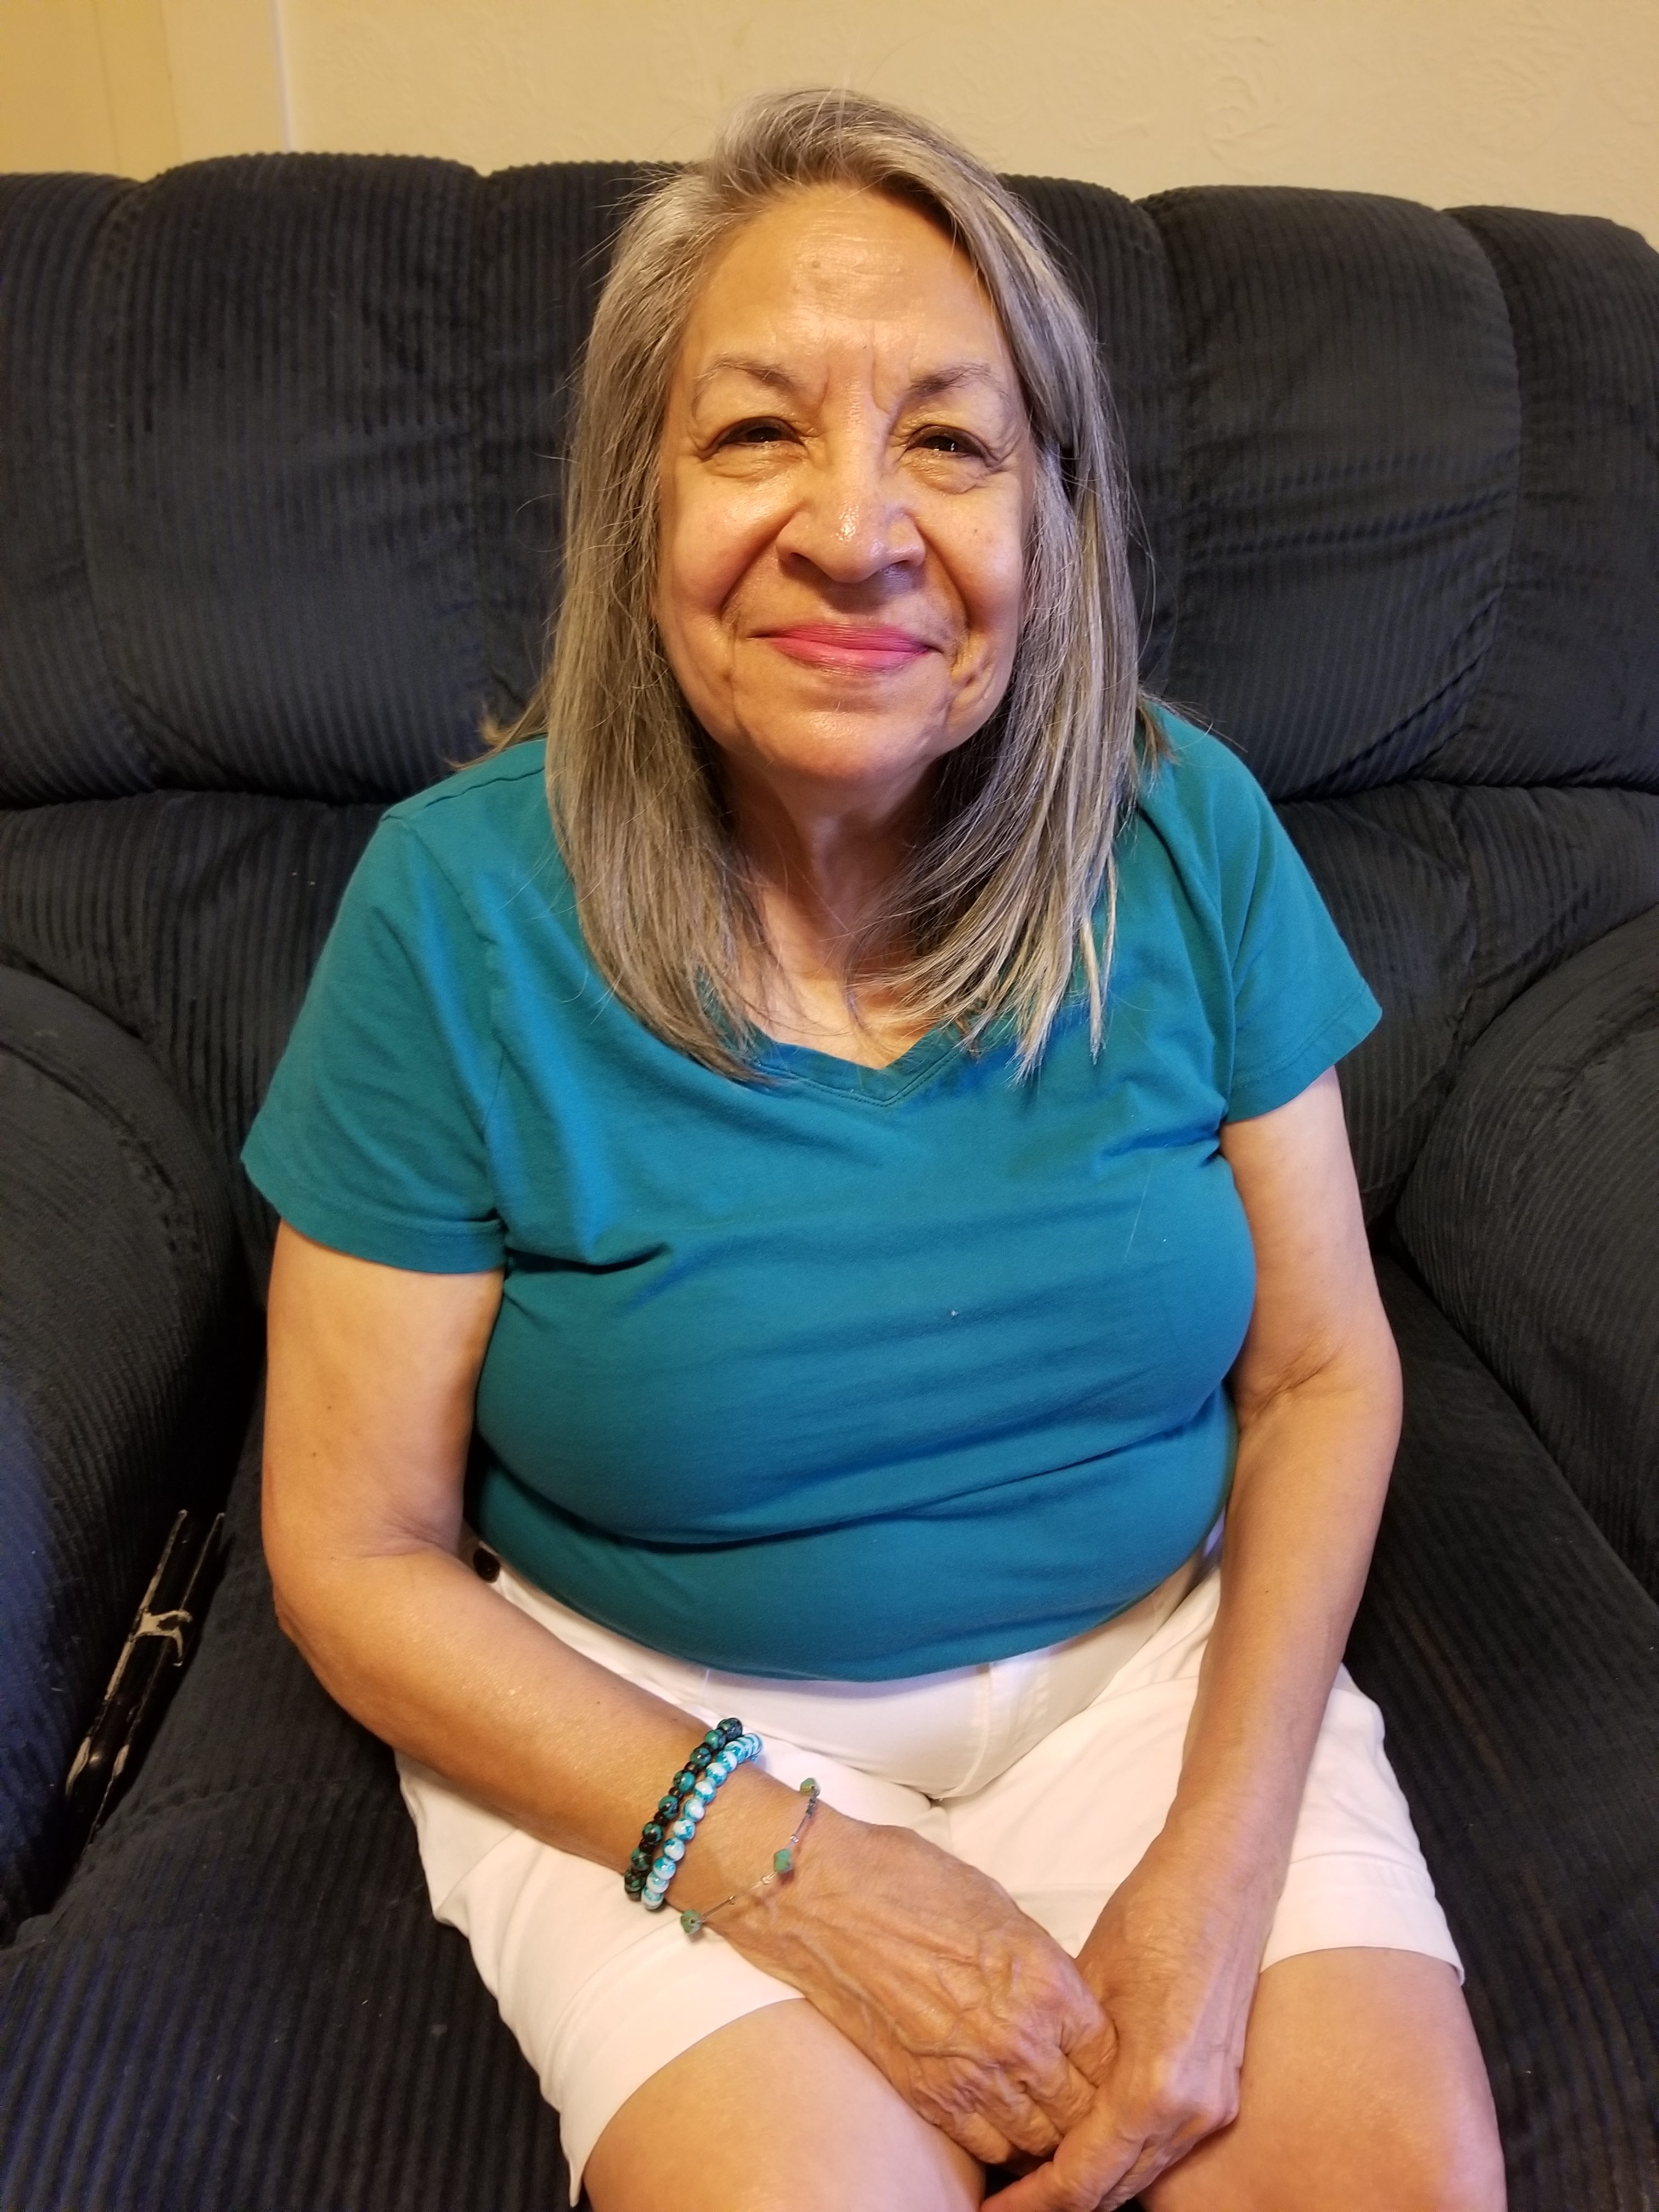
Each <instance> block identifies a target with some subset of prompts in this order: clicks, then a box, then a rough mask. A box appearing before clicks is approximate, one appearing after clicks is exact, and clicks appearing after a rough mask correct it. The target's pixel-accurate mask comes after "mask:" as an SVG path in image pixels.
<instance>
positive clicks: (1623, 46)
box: [283, 0, 1659, 240]
mask: <svg viewBox="0 0 1659 2212" xmlns="http://www.w3.org/2000/svg"><path fill="white" fill-rule="evenodd" d="M283 26H284V36H285V42H286V46H287V52H288V59H289V81H290V87H291V97H292V104H293V117H294V131H295V144H296V145H300V146H328V147H334V148H362V149H371V148H372V149H397V150H400V151H401V150H409V151H415V150H419V151H422V152H427V153H446V154H453V155H457V156H459V158H460V159H461V160H463V161H471V162H472V163H474V164H475V165H476V166H477V167H481V168H492V167H501V166H502V165H504V164H506V163H508V162H513V161H545V160H547V159H549V158H550V157H551V156H554V155H597V156H605V155H616V156H639V155H664V156H671V155H684V154H689V153H690V152H693V151H694V150H695V149H696V148H697V147H699V146H700V145H701V144H702V142H703V140H704V139H705V137H707V135H708V129H709V126H710V124H711V122H712V120H713V118H714V117H715V116H716V115H718V114H719V113H720V111H721V109H722V108H724V107H725V106H727V105H728V104H729V103H730V102H731V101H732V100H735V99H737V98H738V97H740V96H741V95H742V94H744V93H747V92H750V91H754V90H756V89H757V88H761V87H763V86H768V85H774V84H780V83H791V82H794V83H799V82H823V81H829V82H835V81H838V80H842V79H844V80H845V81H847V82H851V83H854V84H857V85H860V86H862V87H866V88H869V89H872V90H876V91H880V92H883V93H885V94H889V95H890V96H891V97H893V98H896V99H898V100H904V101H907V102H909V103H911V104H913V105H915V106H919V107H921V108H923V109H924V110H926V111H927V112H929V113H931V114H933V115H934V116H936V117H937V118H939V120H940V121H942V122H944V123H946V124H948V125H951V126H952V127H953V128H955V129H957V131H960V132H962V134H963V136H964V137H967V138H968V139H969V141H970V142H971V143H973V144H974V145H975V146H976V147H978V148H979V149H981V151H983V152H984V153H985V154H987V155H989V157H990V158H991V159H992V160H993V161H994V162H995V163H996V164H997V165H998V166H999V167H1003V168H1008V169H1017V170H1024V171H1028V172H1035V173H1040V174H1042V173H1046V174H1048V175H1050V176H1054V175H1060V176H1073V177H1086V178H1091V179H1096V180H1097V181H1098V182H1100V183H1103V184H1109V185H1115V186H1117V187H1118V189H1120V190H1121V191H1127V192H1130V193H1132V194H1136V195H1139V194H1140V193H1144V192H1149V191H1158V190H1159V189H1161V188H1163V187H1164V186H1166V185H1180V184H1208V183H1221V182H1237V183H1251V184H1254V183H1273V184H1308V185H1346V186H1351V187H1353V188H1357V189H1360V190H1364V191H1384V192H1397V193H1401V194H1403V195H1404V196H1406V197H1410V198H1413V199H1423V200H1427V201H1429V202H1431V203H1433V204H1437V205H1451V204H1462V203H1468V202H1479V201H1498V202H1510V203H1515V204H1522V205H1528V206H1533V207H1541V208H1552V209H1556V210H1564V211H1566V212H1572V213H1582V214H1594V215H1608V216H1616V217H1618V218H1619V219H1620V220H1621V221H1623V222H1630V223H1633V224H1634V225H1635V226H1636V227H1637V228H1638V229H1641V230H1644V231H1645V232H1646V234H1647V235H1648V236H1649V237H1650V238H1652V239H1656V240H1659V5H1656V4H1655V0H820V3H819V4H817V5H811V6H809V5H805V4H803V3H802V0H283Z"/></svg>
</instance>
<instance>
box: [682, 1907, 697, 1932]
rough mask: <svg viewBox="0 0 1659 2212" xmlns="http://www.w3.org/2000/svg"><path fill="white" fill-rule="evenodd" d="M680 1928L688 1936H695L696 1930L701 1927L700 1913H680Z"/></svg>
mask: <svg viewBox="0 0 1659 2212" xmlns="http://www.w3.org/2000/svg"><path fill="white" fill-rule="evenodd" d="M680 1926H681V1927H682V1928H684V1930H685V1932H686V1934H687V1935H688V1936H695V1935H696V1932H697V1930H698V1929H700V1928H701V1927H702V1913H701V1912H692V1911H689V1910H688V1911H684V1912H682V1913H681V1915H680Z"/></svg>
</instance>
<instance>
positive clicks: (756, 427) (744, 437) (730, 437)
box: [715, 422, 789, 446]
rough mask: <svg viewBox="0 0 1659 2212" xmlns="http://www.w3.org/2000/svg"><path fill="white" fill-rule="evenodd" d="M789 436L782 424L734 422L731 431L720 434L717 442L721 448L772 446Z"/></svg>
mask: <svg viewBox="0 0 1659 2212" xmlns="http://www.w3.org/2000/svg"><path fill="white" fill-rule="evenodd" d="M788 435H789V433H788V431H787V428H785V426H784V425H783V424H782V423H781V422H734V423H733V424H732V428H730V429H729V430H723V431H722V432H721V433H720V437H719V438H718V439H717V440H716V441H715V442H716V444H717V445H721V446H770V445H775V444H777V443H778V442H779V441H781V440H782V439H785V438H787V436H788Z"/></svg>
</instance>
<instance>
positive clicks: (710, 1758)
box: [623, 1720, 761, 1912]
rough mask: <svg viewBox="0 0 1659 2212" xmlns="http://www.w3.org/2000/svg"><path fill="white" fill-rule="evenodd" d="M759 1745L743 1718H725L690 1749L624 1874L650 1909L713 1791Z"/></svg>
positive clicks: (628, 1888)
mask: <svg viewBox="0 0 1659 2212" xmlns="http://www.w3.org/2000/svg"><path fill="white" fill-rule="evenodd" d="M760 1750H761V1740H760V1738H759V1737H758V1736H757V1735H749V1734H747V1733H746V1732H745V1730H744V1725H743V1723H742V1722H741V1721H739V1720H725V1721H721V1722H720V1724H719V1725H718V1727H715V1728H712V1729H709V1731H708V1735H705V1736H704V1738H703V1739H702V1742H701V1743H700V1744H698V1745H697V1746H696V1747H695V1748H694V1749H693V1750H692V1751H691V1753H690V1754H689V1755H688V1757H687V1759H686V1762H685V1765H684V1766H683V1767H682V1768H681V1769H680V1770H679V1771H678V1773H677V1774H676V1775H675V1777H674V1778H673V1780H672V1781H671V1783H670V1784H669V1785H668V1789H667V1791H666V1793H665V1796H663V1798H662V1801H661V1802H660V1803H659V1805H658V1807H657V1809H656V1812H655V1813H654V1814H653V1816H652V1818H651V1819H650V1820H647V1822H646V1824H645V1826H644V1827H643V1828H642V1829H641V1831H640V1840H639V1844H638V1846H637V1847H636V1849H635V1850H634V1852H633V1853H632V1855H631V1857H629V1863H628V1868H627V1871H626V1872H625V1873H624V1874H623V1888H624V1889H625V1890H626V1891H627V1893H628V1894H629V1897H632V1898H636V1899H638V1900H639V1902H640V1903H641V1905H644V1907H645V1909H646V1911H647V1912H655V1911H659V1910H660V1909H661V1906H662V1903H663V1899H665V1897H666V1895H667V1893H668V1885H669V1883H670V1882H671V1881H673V1879H674V1876H675V1874H676V1873H677V1872H678V1868H679V1863H680V1861H681V1860H682V1859H683V1858H684V1857H685V1847H686V1845H687V1844H689V1843H690V1841H691V1839H692V1838H693V1837H694V1836H695V1835H696V1832H697V1823H698V1821H699V1820H702V1816H703V1814H705V1813H706V1812H707V1811H708V1808H709V1805H710V1803H711V1802H713V1799H714V1792H715V1791H716V1790H718V1789H719V1788H720V1784H721V1783H722V1782H724V1781H726V1779H727V1778H728V1777H730V1776H731V1775H732V1774H734V1773H736V1771H737V1770H738V1767H739V1766H741V1765H744V1761H745V1760H748V1759H753V1758H755V1757H756V1756H757V1754H758V1753H759V1752H760Z"/></svg>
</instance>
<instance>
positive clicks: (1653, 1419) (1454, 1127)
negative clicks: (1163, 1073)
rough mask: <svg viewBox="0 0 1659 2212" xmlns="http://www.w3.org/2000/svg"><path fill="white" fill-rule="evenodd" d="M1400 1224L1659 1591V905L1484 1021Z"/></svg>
mask: <svg viewBox="0 0 1659 2212" xmlns="http://www.w3.org/2000/svg"><path fill="white" fill-rule="evenodd" d="M1395 1236H1396V1238H1397V1241H1398V1243H1399V1244H1400V1246H1401V1249H1403V1251H1404V1253H1405V1254H1406V1255H1407V1257H1408V1258H1409V1259H1410V1261H1412V1262H1413V1265H1414V1266H1415V1267H1417V1269H1418V1271H1419V1273H1420V1274H1421V1276H1422V1278H1423V1280H1424V1282H1425V1284H1426V1285H1427V1287H1428V1289H1429V1290H1430V1291H1431V1293H1432V1295H1433V1296H1434V1297H1435V1298H1436V1299H1437V1302H1438V1303H1439V1304H1440V1305H1441V1307H1442V1308H1443V1310H1444V1311H1445V1312H1446V1314H1447V1315H1448V1316H1449V1317H1450V1318H1451V1320H1452V1321H1454V1322H1455V1323H1456V1325H1457V1327H1458V1328H1460V1329H1461V1330H1462V1333H1463V1334H1464V1335H1465V1336H1466V1337H1467V1338H1468V1340H1469V1342H1470V1343H1471V1344H1472V1345H1473V1346H1474V1348H1475V1350H1476V1351H1477V1352H1479V1353H1480V1356H1481V1358H1483V1359H1484V1360H1485V1361H1486V1364H1487V1365H1488V1366H1489V1367H1490V1368H1491V1369H1492V1371H1493V1372H1494V1373H1495V1374H1496V1375H1497V1376H1498V1379H1499V1380H1500V1381H1501V1382H1502V1383H1503V1384H1504V1387H1505V1389H1507V1390H1508V1391H1509V1392H1510V1395H1511V1396H1512V1397H1513V1398H1514V1399H1515V1400H1516V1402H1517V1403H1518V1404H1519V1405H1520V1406H1521V1407H1522V1409H1523V1410H1524V1411H1525V1412H1526V1413H1527V1414H1528V1418H1529V1419H1531V1421H1532V1423H1533V1425H1534V1427H1535V1428H1536V1430H1537V1431H1538V1433H1539V1435H1540V1436H1541V1437H1542V1438H1543V1441H1544V1443H1546V1444H1547V1446H1548V1448H1549V1450H1550V1452H1551V1453H1552V1455H1553V1457H1554V1458H1555V1460H1556V1462H1557V1463H1558V1465H1559V1466H1560V1467H1561V1468H1562V1469H1563V1470H1564V1471H1565V1474H1566V1475H1567V1477H1568V1480H1570V1481H1571V1483H1572V1485H1573V1486H1574V1488H1575V1489H1576V1490H1577V1492H1578V1494H1579V1496H1580V1497H1581V1498H1583V1501H1584V1504H1586V1505H1587V1506H1588V1507H1589V1510H1590V1511H1591V1513H1592V1514H1593V1515H1594V1516H1595V1519H1596V1520H1597V1522H1599V1523H1600V1524H1601V1529H1602V1531H1603V1533H1604V1534H1605V1535H1606V1536H1607V1540H1608V1541H1609V1542H1610V1543H1611V1544H1613V1547H1614V1548H1615V1549H1616V1550H1617V1551H1618V1552H1620V1553H1621V1554H1622V1556H1623V1557H1624V1559H1625V1560H1626V1563H1627V1564H1628V1565H1630V1566H1631V1567H1632V1569H1633V1570H1634V1571H1635V1572H1636V1573H1637V1574H1638V1576H1639V1577H1641V1578H1642V1580H1643V1581H1644V1583H1646V1585H1647V1587H1648V1589H1650V1591H1651V1592H1653V1593H1654V1594H1655V1595H1659V908H1654V909H1653V910H1652V911H1650V913H1647V914H1644V915H1639V916H1638V918H1637V920H1636V921H1631V922H1626V925H1625V926H1624V927H1623V928H1622V929H1615V930H1613V931H1612V932H1611V933H1609V934H1608V935H1607V936H1606V937H1604V938H1602V939H1600V940H1599V941H1598V942H1597V943H1596V944H1595V945H1590V946H1589V947H1588V948H1587V949H1586V950H1585V951H1583V952H1581V953H1579V954H1578V955H1577V957H1575V958H1573V959H1571V960H1569V961H1566V962H1565V963H1564V964H1563V965H1562V966H1561V967H1559V969H1556V970H1555V972H1554V974H1553V975H1548V976H1547V977H1546V978H1545V979H1544V980H1543V981H1541V982H1540V983H1536V984H1534V986H1533V987H1532V988H1531V989H1530V990H1528V991H1526V992H1523V993H1522V996H1521V997H1520V998H1519V999H1518V1000H1516V1002H1515V1004H1514V1005H1513V1006H1510V1007H1509V1008H1508V1009H1507V1010H1506V1012H1504V1013H1503V1014H1502V1015H1500V1016H1499V1018H1498V1020H1497V1021H1495V1022H1494V1023H1493V1024H1492V1027H1491V1028H1490V1029H1489V1030H1487V1031H1486V1035H1485V1036H1483V1037H1482V1038H1481V1039H1480V1042H1479V1043H1478V1044H1477V1045H1476V1046H1475V1047H1474V1050H1473V1051H1472V1052H1471V1053H1470V1054H1469V1056H1468V1060H1466V1061H1465V1063H1464V1065H1463V1067H1462V1070H1461V1071H1460V1073H1459V1075H1458V1078H1457V1081H1456V1083H1455V1085H1454V1086H1453V1089H1452V1091H1451V1095H1450V1097H1449V1099H1448V1100H1447V1102H1446V1103H1445V1105H1444V1106H1443V1108H1442V1109H1441V1111H1440V1114H1439V1116H1438V1118H1437V1121H1436V1123H1435V1127H1434V1129H1433V1131H1432V1132H1431V1135H1430V1137H1429V1140H1428V1142H1427V1144H1426V1145H1425V1146H1424V1148H1423V1151H1422V1153H1421V1154H1420V1156H1419V1159H1418V1162H1417V1164H1416V1166H1415V1168H1414V1169H1413V1172H1412V1175H1411V1176H1410V1178H1409V1180H1408V1181H1407V1184H1406V1188H1405V1189H1404V1191H1403V1192H1402V1194H1401V1200H1400V1204H1399V1208H1398V1211H1397V1212H1396V1215H1395Z"/></svg>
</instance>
